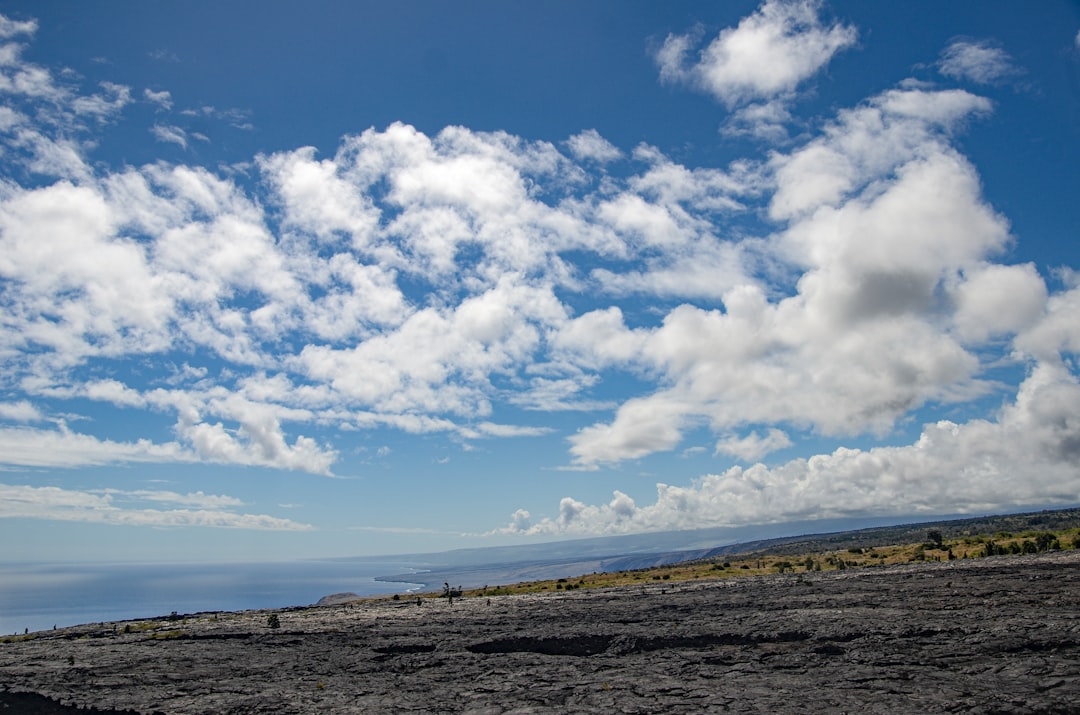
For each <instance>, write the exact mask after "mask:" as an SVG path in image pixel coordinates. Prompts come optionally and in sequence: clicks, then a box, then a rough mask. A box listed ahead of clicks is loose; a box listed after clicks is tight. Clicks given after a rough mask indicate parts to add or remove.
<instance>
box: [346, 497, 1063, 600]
mask: <svg viewBox="0 0 1080 715" xmlns="http://www.w3.org/2000/svg"><path fill="white" fill-rule="evenodd" d="M860 523H861V526H859V527H858V528H843V527H845V526H847V525H855V524H860ZM830 526H837V527H840V528H839V529H837V530H836V531H824V532H817V533H807V532H808V531H810V530H811V529H815V528H817V529H821V528H824V529H829V527H830ZM1074 527H1080V507H1069V508H1065V509H1056V510H1046V511H1037V512H1027V513H1020V514H1003V515H993V516H977V517H957V518H946V519H939V520H936V521H910V522H907V523H904V524H899V525H897V524H895V523H890V522H889V520H888V519H886V518H876V519H862V520H851V519H847V520H839V519H836V520H822V521H807V522H798V523H794V524H791V523H789V524H773V525H764V526H747V527H735V528H714V529H697V530H693V531H683V532H678V531H676V532H660V533H653V534H632V535H625V536H613V537H596V538H591V539H576V540H572V541H559V542H549V543H543V544H526V545H521V546H500V547H487V548H476V549H458V550H455V551H447V552H444V553H440V554H420V555H416V556H411V557H396V558H401V559H404V560H407V561H414V562H416V563H418V564H419V563H422V564H424V565H425V566H427V568H426V569H425V570H424V571H422V572H413V573H408V574H393V575H387V576H380V577H378V578H377V579H376V580H378V581H383V582H387V581H411V582H413V583H415V582H417V581H421V582H422V583H423V584H424V588H428V589H429V588H432V587H437V586H442V584H443V583H452V584H453V585H455V586H457V585H460V586H463V587H465V588H478V587H481V586H486V585H491V586H495V585H497V584H509V583H519V582H522V581H538V580H543V579H554V578H568V577H572V576H580V575H582V574H587V573H593V572H612V571H629V570H633V569H644V568H653V567H657V566H668V565H671V564H678V563H684V562H686V561H696V560H701V559H708V558H714V557H719V556H734V555H737V554H747V553H762V554H790V553H798V552H807V551H831V550H836V549H842V548H844V549H846V548H854V547H859V548H869V547H874V546H887V545H890V544H899V543H912V542H917V541H922V540H923V539H924V538H925V536H926V532H927V531H928V530H930V529H935V530H937V531H940V532H941V533H942V535H943V536H945V537H946V538H956V537H962V536H965V535H969V534H977V533H990V534H992V533H996V532H999V531H1010V532H1020V531H1029V530H1045V531H1050V530H1054V529H1068V528H1074ZM799 529H805V531H802V533H801V534H800V535H791V533H790V532H791V531H792V530H799ZM785 531H787V532H788V533H787V534H784V533H783V532H785ZM361 560H362V559H361Z"/></svg>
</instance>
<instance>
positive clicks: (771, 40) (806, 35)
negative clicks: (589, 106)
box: [656, 0, 857, 108]
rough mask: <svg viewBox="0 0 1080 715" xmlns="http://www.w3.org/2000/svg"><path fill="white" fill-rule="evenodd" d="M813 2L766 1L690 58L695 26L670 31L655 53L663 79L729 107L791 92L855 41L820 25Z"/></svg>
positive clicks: (844, 28)
mask: <svg viewBox="0 0 1080 715" xmlns="http://www.w3.org/2000/svg"><path fill="white" fill-rule="evenodd" d="M820 7H821V3H820V2H817V1H815V0H767V2H765V3H764V4H763V5H762V6H761V7H760V8H758V10H757V12H755V13H754V14H752V15H750V16H748V17H746V18H744V19H743V20H742V21H741V22H740V23H739V25H738V26H737V27H734V28H727V29H724V30H722V31H721V32H720V34H719V35H718V36H717V37H716V38H715V39H713V40H712V41H711V42H710V43H709V44H708V45H707V46H705V47H704V48H703V49H702V50H701V52H700V54H699V55H698V57H697V58H696V60H695V59H691V58H690V54H691V51H692V50H693V49H694V48H695V47H696V46H697V45H698V43H699V40H700V34H701V33H700V30H698V31H695V32H694V33H690V34H681V35H680V34H672V35H669V36H668V37H667V39H666V40H665V41H664V43H663V45H662V46H661V47H660V49H659V50H658V51H657V53H656V62H657V64H658V66H659V68H660V77H661V79H662V80H664V81H668V82H677V83H680V84H687V85H690V86H692V87H694V88H696V89H699V90H702V91H705V92H708V93H710V94H712V95H713V96H714V97H716V98H717V99H719V100H720V101H722V102H724V103H725V104H726V105H727V106H728V107H729V108H730V107H734V106H736V105H739V104H743V103H746V102H749V101H754V100H761V99H766V100H767V99H771V98H775V97H779V96H783V95H787V94H790V93H791V92H793V91H795V89H796V88H797V87H798V86H799V84H801V83H802V82H803V81H805V80H806V79H808V78H809V77H811V76H813V75H814V74H816V73H817V72H819V71H820V70H821V69H822V68H823V67H824V66H825V65H827V64H828V63H829V61H830V60H831V59H832V57H833V56H834V55H835V54H836V53H837V52H839V51H841V50H843V49H845V48H848V47H850V46H851V45H853V44H854V43H855V40H856V34H857V33H856V31H855V28H854V27H851V26H849V25H843V24H841V23H839V22H836V23H833V24H831V25H826V24H823V23H822V20H821V18H820V16H819V11H820Z"/></svg>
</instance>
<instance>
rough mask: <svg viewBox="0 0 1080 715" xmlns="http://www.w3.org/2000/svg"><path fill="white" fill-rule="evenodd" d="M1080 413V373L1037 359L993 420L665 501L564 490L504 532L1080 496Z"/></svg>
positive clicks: (645, 527)
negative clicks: (554, 508)
mask: <svg viewBox="0 0 1080 715" xmlns="http://www.w3.org/2000/svg"><path fill="white" fill-rule="evenodd" d="M1078 420H1080V384H1078V383H1077V380H1076V377H1075V375H1073V374H1071V373H1069V372H1068V371H1067V370H1064V369H1062V368H1061V367H1058V366H1050V365H1039V366H1037V367H1036V368H1035V369H1034V370H1033V371H1032V373H1031V375H1030V376H1029V377H1028V378H1027V379H1026V380H1025V381H1024V382H1023V383H1022V384H1021V385H1020V388H1019V391H1018V393H1017V395H1016V399H1015V401H1014V402H1012V403H1011V404H1009V405H1006V406H1005V407H1004V408H1002V410H1001V411H1000V413H999V414H998V415H997V416H996V418H995V419H990V420H983V419H975V420H972V421H970V422H968V423H966V424H957V423H955V422H951V421H948V420H942V421H939V422H935V423H931V424H927V425H925V426H924V427H923V431H922V434H921V435H920V437H919V438H918V440H916V441H915V442H914V443H912V444H909V445H905V446H899V447H875V448H872V449H868V450H860V449H848V448H840V449H837V450H836V451H835V452H833V453H831V454H822V455H817V456H814V457H811V458H809V459H796V460H792V461H790V462H786V463H784V464H781V465H778V466H775V467H768V466H766V465H764V464H755V465H754V466H751V467H732V468H731V469H729V470H727V471H725V472H722V473H719V474H710V475H706V476H704V477H701V478H700V479H697V480H696V481H695V482H694V483H693V484H692V485H690V486H688V487H678V486H672V485H668V484H657V486H656V490H657V491H656V501H655V502H653V503H651V504H646V505H640V506H639V505H636V504H635V503H634V502H633V500H631V499H629V497H627V496H626V495H625V494H621V493H620V492H618V491H616V492H615V494H614V497H613V499H612V500H611V502H609V503H607V504H596V505H591V504H585V503H583V502H580V501H577V500H575V499H573V498H572V497H566V498H564V499H562V500H561V501H560V503H559V509H558V516H557V517H545V518H542V519H534V518H530V517H529V515H528V514H527V513H526V512H521V511H519V512H517V513H515V515H514V517H513V518H512V519H511V522H510V524H509V525H508V526H507V527H506V528H505V529H503V530H502V531H503V532H505V533H524V534H533V535H555V534H559V535H566V534H617V533H631V532H640V531H668V530H679V529H694V528H705V527H714V526H739V525H745V524H758V523H779V522H783V521H788V520H804V519H824V518H842V517H850V516H866V515H878V516H904V515H911V514H943V513H954V514H964V513H970V514H979V513H986V512H988V511H994V510H997V509H1001V508H1002V507H1003V506H1009V507H1012V508H1023V507H1036V506H1045V505H1050V504H1061V505H1068V504H1074V503H1075V502H1076V498H1077V494H1080V473H1078V472H1077V470H1076V468H1075V459H1076V457H1077V454H1078V452H1080V439H1078V438H1077V435H1078V434H1080V431H1078V429H1080V422H1078ZM736 444H737V443H736Z"/></svg>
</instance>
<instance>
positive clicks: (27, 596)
mask: <svg viewBox="0 0 1080 715" xmlns="http://www.w3.org/2000/svg"><path fill="white" fill-rule="evenodd" d="M416 572H418V570H417V569H416V568H414V567H412V566H410V565H407V564H402V563H401V562H392V561H386V562H371V561H359V562H358V561H350V560H310V561H294V562H289V563H244V564H0V635H9V634H16V633H18V634H21V633H23V631H24V630H26V629H29V630H30V631H40V630H48V629H51V628H52V627H53V626H56V627H58V628H62V627H64V626H74V625H80V624H83V623H97V622H102V621H120V620H133V619H139V618H151V617H154V616H167V615H169V614H171V613H172V612H174V611H175V612H177V613H180V614H183V613H198V612H200V611H242V610H248V609H256V608H284V607H288V606H307V605H310V604H313V603H315V602H316V601H318V600H319V599H320V598H322V597H323V596H327V595H330V594H332V593H343V592H348V591H351V592H353V593H356V594H358V595H361V596H374V595H385V594H392V593H406V592H409V591H414V590H418V589H420V588H421V587H422V586H421V584H420V583H400V582H383V581H376V580H375V578H376V577H377V576H387V575H393V574H402V573H416Z"/></svg>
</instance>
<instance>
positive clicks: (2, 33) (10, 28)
mask: <svg viewBox="0 0 1080 715" xmlns="http://www.w3.org/2000/svg"><path fill="white" fill-rule="evenodd" d="M37 29H38V24H37V20H33V19H30V20H12V19H11V18H9V17H6V16H4V15H0V39H4V40H6V39H9V38H11V37H18V36H19V35H33V34H34V33H35V32H37Z"/></svg>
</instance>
